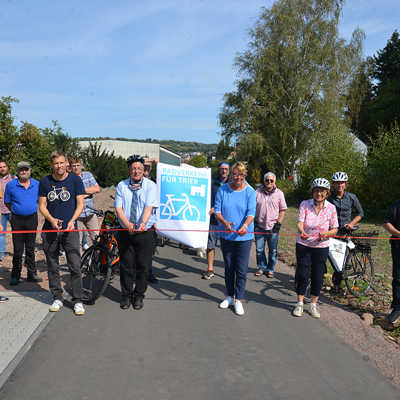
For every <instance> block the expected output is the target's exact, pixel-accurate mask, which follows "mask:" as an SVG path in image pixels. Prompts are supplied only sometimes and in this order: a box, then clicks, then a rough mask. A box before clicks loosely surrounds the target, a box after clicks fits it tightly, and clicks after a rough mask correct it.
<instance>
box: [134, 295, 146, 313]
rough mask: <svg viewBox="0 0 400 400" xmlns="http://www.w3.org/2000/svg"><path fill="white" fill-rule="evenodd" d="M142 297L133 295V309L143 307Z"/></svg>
mask: <svg viewBox="0 0 400 400" xmlns="http://www.w3.org/2000/svg"><path fill="white" fill-rule="evenodd" d="M143 298H144V296H135V297H134V298H133V308H134V309H135V310H141V309H142V308H143Z"/></svg>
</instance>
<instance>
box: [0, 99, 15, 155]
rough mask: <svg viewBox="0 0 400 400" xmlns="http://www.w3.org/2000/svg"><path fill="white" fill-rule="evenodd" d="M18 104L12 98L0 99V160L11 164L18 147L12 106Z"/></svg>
mask: <svg viewBox="0 0 400 400" xmlns="http://www.w3.org/2000/svg"><path fill="white" fill-rule="evenodd" d="M13 103H18V99H16V98H14V97H10V96H8V97H1V99H0V158H1V159H5V160H7V161H8V162H12V160H13V158H14V156H15V155H16V152H17V147H18V127H17V126H16V125H15V122H14V117H13V115H12V104H13Z"/></svg>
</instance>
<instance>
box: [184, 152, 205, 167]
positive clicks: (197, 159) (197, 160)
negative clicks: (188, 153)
mask: <svg viewBox="0 0 400 400" xmlns="http://www.w3.org/2000/svg"><path fill="white" fill-rule="evenodd" d="M188 164H189V165H192V166H193V167H196V168H204V167H207V157H205V156H203V155H202V154H198V155H197V156H194V157H192V158H191V159H190V160H189V162H188Z"/></svg>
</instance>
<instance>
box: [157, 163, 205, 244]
mask: <svg viewBox="0 0 400 400" xmlns="http://www.w3.org/2000/svg"><path fill="white" fill-rule="evenodd" d="M210 183H211V169H210V168H194V167H191V166H181V167H177V166H174V165H168V164H162V163H158V164H157V187H158V193H159V201H160V203H159V204H160V206H159V208H158V209H157V229H158V230H160V231H161V232H160V233H161V234H163V235H164V236H166V237H167V238H169V239H173V240H176V241H178V242H180V243H182V244H184V245H186V246H189V247H194V248H198V247H204V248H206V247H207V238H208V232H196V230H203V231H207V230H208V229H209V224H210V214H209V211H210V202H211V186H210ZM169 229H170V230H169Z"/></svg>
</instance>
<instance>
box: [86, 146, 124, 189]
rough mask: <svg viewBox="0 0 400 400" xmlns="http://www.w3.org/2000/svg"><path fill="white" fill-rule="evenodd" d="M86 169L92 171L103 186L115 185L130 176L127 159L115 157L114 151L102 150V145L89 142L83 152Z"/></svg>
mask: <svg viewBox="0 0 400 400" xmlns="http://www.w3.org/2000/svg"><path fill="white" fill-rule="evenodd" d="M81 158H82V160H83V164H84V166H85V169H87V170H88V171H90V172H91V173H92V174H93V175H94V176H95V178H96V180H97V182H98V183H99V185H100V186H101V187H109V186H115V185H117V184H118V182H120V181H121V180H122V179H125V178H126V177H127V176H128V170H127V166H126V160H124V159H123V158H122V157H115V155H114V152H111V153H110V152H108V151H107V150H102V149H101V145H100V144H97V143H92V142H90V143H89V146H88V147H87V148H86V149H85V150H84V151H82V152H81Z"/></svg>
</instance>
